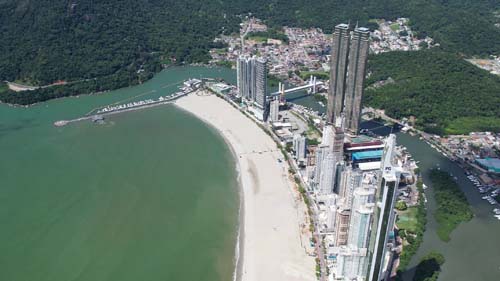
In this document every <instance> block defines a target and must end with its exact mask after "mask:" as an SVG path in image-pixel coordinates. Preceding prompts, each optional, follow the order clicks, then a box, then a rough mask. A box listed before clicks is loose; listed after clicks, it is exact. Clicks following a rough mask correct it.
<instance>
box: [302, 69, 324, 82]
mask: <svg viewBox="0 0 500 281" xmlns="http://www.w3.org/2000/svg"><path fill="white" fill-rule="evenodd" d="M299 76H300V78H302V80H307V79H309V77H311V76H315V77H316V78H317V79H321V80H328V79H330V75H329V74H328V72H326V71H300V73H299Z"/></svg>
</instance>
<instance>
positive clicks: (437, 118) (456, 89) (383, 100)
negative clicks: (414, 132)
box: [364, 50, 500, 134]
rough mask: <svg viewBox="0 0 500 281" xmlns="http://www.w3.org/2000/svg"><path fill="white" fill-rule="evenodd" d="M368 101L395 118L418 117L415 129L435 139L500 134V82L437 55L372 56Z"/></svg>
mask: <svg viewBox="0 0 500 281" xmlns="http://www.w3.org/2000/svg"><path fill="white" fill-rule="evenodd" d="M368 68H369V72H371V75H370V77H369V78H368V79H367V81H366V82H367V85H372V84H374V83H376V82H378V81H385V80H387V79H388V78H389V77H390V78H392V79H393V80H394V81H395V82H394V83H390V84H386V85H384V86H382V87H369V88H367V90H366V92H365V93H366V94H365V96H364V99H365V102H366V104H367V105H370V106H373V107H376V108H382V109H385V111H386V114H387V115H389V116H391V117H394V118H398V119H399V118H402V117H410V116H412V115H413V116H416V117H417V126H418V127H419V128H421V129H423V130H425V131H427V132H431V133H436V134H445V133H457V132H458V133H467V132H470V131H481V130H484V129H488V130H489V131H495V132H500V128H499V127H500V126H499V125H498V124H499V123H498V122H496V121H497V120H498V119H499V118H500V106H498V105H499V104H500V77H498V76H496V75H493V74H490V73H489V72H488V71H486V70H482V69H479V68H478V67H476V66H474V65H472V64H470V63H469V62H467V61H465V60H464V59H463V58H462V57H460V56H459V55H455V54H450V53H444V52H441V51H439V50H422V51H416V52H389V53H384V54H380V55H375V56H370V58H369V62H368Z"/></svg>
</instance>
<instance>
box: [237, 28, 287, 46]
mask: <svg viewBox="0 0 500 281" xmlns="http://www.w3.org/2000/svg"><path fill="white" fill-rule="evenodd" d="M245 38H246V39H249V40H255V41H258V42H266V41H267V39H277V40H281V41H282V42H283V43H285V44H288V42H289V39H288V36H286V34H285V33H284V32H283V30H282V29H280V28H269V29H268V30H267V31H258V32H250V33H248V34H247V36H246V37H245Z"/></svg>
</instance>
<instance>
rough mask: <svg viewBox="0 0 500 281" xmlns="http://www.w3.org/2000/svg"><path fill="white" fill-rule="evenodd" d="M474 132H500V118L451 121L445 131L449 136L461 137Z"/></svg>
mask: <svg viewBox="0 0 500 281" xmlns="http://www.w3.org/2000/svg"><path fill="white" fill-rule="evenodd" d="M499 106H500V105H499ZM472 131H481V132H485V131H490V132H500V117H460V118H457V119H455V120H453V121H451V122H450V123H449V124H448V126H447V127H446V129H445V133H446V134H448V135H460V134H466V133H469V132H472Z"/></svg>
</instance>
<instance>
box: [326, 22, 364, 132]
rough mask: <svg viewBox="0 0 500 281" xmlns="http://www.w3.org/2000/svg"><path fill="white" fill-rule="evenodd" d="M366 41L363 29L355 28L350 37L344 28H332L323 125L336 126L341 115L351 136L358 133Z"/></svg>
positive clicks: (347, 27) (346, 27) (344, 25)
mask: <svg viewBox="0 0 500 281" xmlns="http://www.w3.org/2000/svg"><path fill="white" fill-rule="evenodd" d="M369 40H370V31H369V30H368V29H367V28H364V27H359V28H358V27H356V28H355V29H354V31H353V32H352V34H351V32H350V30H349V26H348V25H347V24H339V25H337V26H335V31H334V33H333V42H332V52H331V57H330V92H329V96H328V106H327V118H326V121H327V122H328V123H336V121H337V120H338V119H339V118H342V114H343V115H344V118H345V129H346V130H347V131H348V132H350V133H351V134H354V135H356V134H357V133H358V130H359V121H360V117H361V99H362V97H363V83H364V80H365V74H366V73H365V72H366V61H367V59H368V50H369V47H370V46H369Z"/></svg>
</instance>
